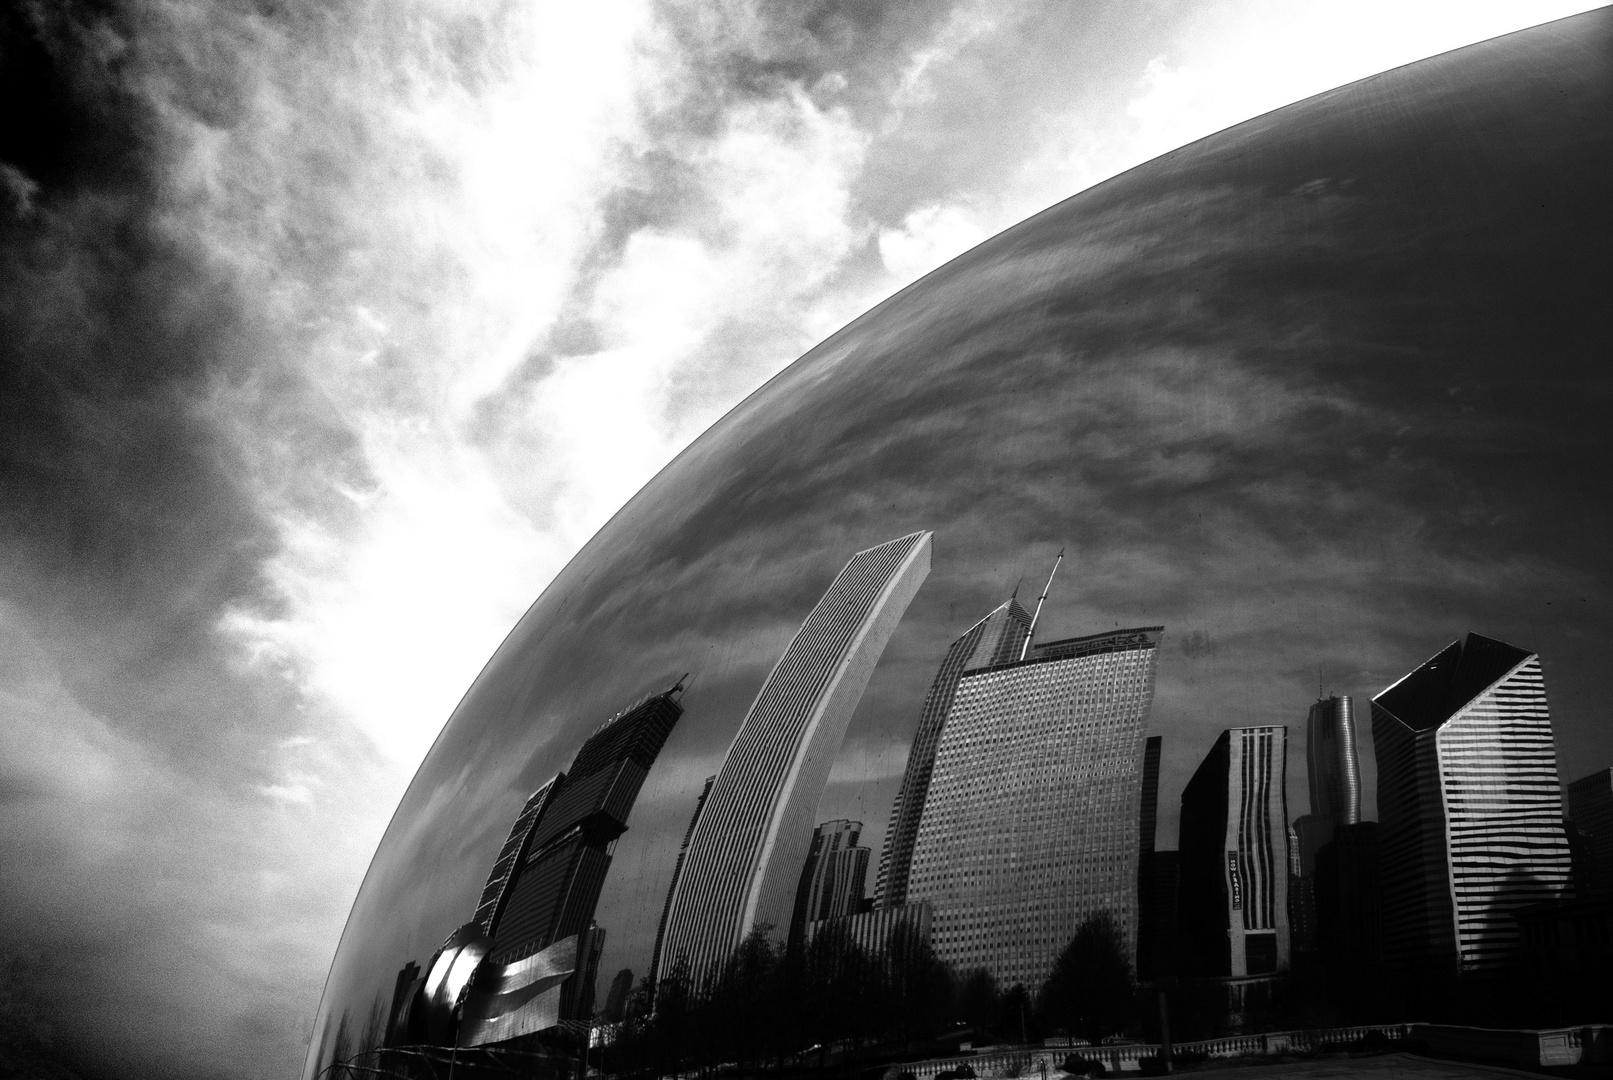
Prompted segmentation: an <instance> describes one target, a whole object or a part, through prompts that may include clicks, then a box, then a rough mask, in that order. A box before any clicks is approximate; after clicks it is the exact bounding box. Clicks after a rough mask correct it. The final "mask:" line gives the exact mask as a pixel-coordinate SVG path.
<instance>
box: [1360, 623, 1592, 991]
mask: <svg viewBox="0 0 1613 1080" xmlns="http://www.w3.org/2000/svg"><path fill="white" fill-rule="evenodd" d="M1372 736H1373V741H1374V743H1375V744H1376V749H1377V758H1378V816H1379V819H1380V822H1381V828H1380V833H1379V835H1380V844H1381V854H1380V874H1381V878H1382V887H1383V949H1384V960H1385V962H1386V963H1388V964H1390V965H1391V966H1396V967H1406V966H1413V965H1435V966H1455V967H1459V968H1461V969H1476V968H1488V967H1494V966H1496V965H1498V964H1500V963H1502V962H1504V961H1506V960H1507V959H1508V958H1509V956H1510V955H1511V954H1512V953H1513V952H1514V951H1515V950H1516V949H1517V946H1518V942H1519V937H1518V927H1517V923H1516V921H1515V920H1514V918H1513V915H1512V913H1513V911H1514V910H1516V909H1517V908H1519V907H1522V906H1524V905H1526V904H1533V903H1538V902H1540V901H1543V900H1551V899H1554V898H1556V897H1559V896H1561V895H1562V893H1563V891H1564V889H1565V888H1566V887H1567V885H1568V882H1569V877H1570V856H1569V850H1568V839H1567V836H1566V835H1565V833H1564V831H1563V820H1562V818H1563V811H1562V793H1561V790H1560V789H1559V787H1558V780H1557V755H1556V749H1555V746H1554V744H1553V741H1552V733H1551V715H1550V713H1549V711H1548V710H1547V707H1546V684H1545V679H1544V678H1543V676H1542V675H1541V671H1540V657H1539V656H1538V655H1536V654H1534V653H1531V652H1528V651H1527V650H1524V649H1520V648H1517V647H1515V646H1512V645H1508V644H1506V643H1504V642H1500V641H1495V640H1492V639H1490V638H1486V637H1481V636H1479V635H1478V634H1469V635H1468V636H1467V638H1466V639H1465V640H1463V641H1456V642H1453V643H1452V644H1451V645H1450V646H1449V647H1448V648H1446V649H1444V650H1443V651H1442V652H1440V653H1439V655H1437V656H1435V657H1434V658H1433V659H1431V660H1429V661H1428V662H1427V663H1425V664H1423V665H1422V666H1421V667H1419V668H1418V669H1417V670H1415V671H1413V672H1412V673H1411V674H1409V675H1407V676H1406V677H1405V678H1403V679H1401V680H1400V681H1399V682H1397V683H1395V684H1394V685H1393V686H1391V687H1389V688H1388V689H1387V690H1385V691H1383V692H1382V693H1381V694H1379V695H1378V696H1377V697H1375V698H1373V699H1372Z"/></svg>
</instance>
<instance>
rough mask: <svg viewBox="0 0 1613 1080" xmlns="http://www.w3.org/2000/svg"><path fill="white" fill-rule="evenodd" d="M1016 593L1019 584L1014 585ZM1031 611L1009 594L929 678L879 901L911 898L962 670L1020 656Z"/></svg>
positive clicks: (884, 859) (882, 862)
mask: <svg viewBox="0 0 1613 1080" xmlns="http://www.w3.org/2000/svg"><path fill="white" fill-rule="evenodd" d="M1015 591H1016V593H1017V591H1018V590H1017V589H1016V590H1015ZM1030 635H1031V613H1030V612H1028V611H1026V610H1025V609H1024V608H1023V607H1021V606H1020V604H1019V600H1018V598H1017V596H1010V597H1009V598H1008V599H1007V600H1006V601H1005V602H1004V603H1003V604H1001V605H1000V606H998V607H997V608H996V609H995V610H994V611H992V613H991V614H989V615H987V616H986V617H985V618H983V619H981V620H980V621H979V622H977V623H975V624H974V625H973V626H971V627H969V629H967V630H965V631H964V632H963V635H962V636H961V637H959V638H958V640H956V641H954V642H953V643H952V646H951V647H950V648H948V649H947V654H946V658H945V659H943V660H942V661H941V670H939V671H937V672H936V673H935V681H933V682H932V683H930V692H929V693H928V694H926V695H925V696H924V707H923V708H922V709H921V710H920V711H919V725H918V730H917V731H915V732H914V733H913V745H912V748H911V749H910V750H908V752H907V768H906V770H905V771H904V772H903V773H902V786H901V788H900V790H898V791H897V793H896V801H895V802H894V803H893V804H892V805H891V817H890V825H889V826H888V827H887V828H886V830H885V846H884V848H883V849H882V850H881V851H880V855H879V878H878V881H877V883H876V884H875V886H874V906H875V907H877V908H895V907H901V906H902V905H903V904H905V903H907V878H908V873H909V871H910V870H911V869H912V866H913V842H914V841H915V840H917V839H918V834H919V819H920V818H922V817H923V816H924V802H925V799H926V798H927V797H928V796H929V791H930V774H931V773H932V772H933V771H934V769H935V750H936V747H937V746H938V745H939V744H940V741H941V729H942V727H943V726H944V725H945V724H946V718H947V712H948V711H949V710H950V709H951V708H952V699H953V698H954V696H956V694H957V692H958V680H960V679H962V678H963V673H964V672H965V671H969V670H975V669H979V668H989V667H997V666H999V665H1001V664H1005V663H1010V662H1012V661H1015V660H1018V659H1020V657H1021V656H1022V655H1023V653H1024V649H1025V643H1026V642H1028V641H1029V640H1030Z"/></svg>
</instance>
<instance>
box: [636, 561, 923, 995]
mask: <svg viewBox="0 0 1613 1080" xmlns="http://www.w3.org/2000/svg"><path fill="white" fill-rule="evenodd" d="M930 542H931V534H930V533H928V532H917V533H913V534H912V535H910V536H904V537H901V538H900V539H897V540H892V541H890V542H888V543H884V544H881V545H879V546H878V547H874V548H870V549H868V550H867V551H860V552H858V553H857V554H856V555H854V556H852V559H851V561H850V562H848V563H847V564H846V566H845V569H843V570H841V571H840V574H839V576H838V577H836V578H835V580H834V583H833V584H831V585H830V586H829V591H828V592H826V593H825V594H824V596H823V599H822V600H820V601H818V604H817V606H816V607H815V608H813V609H812V613H811V614H810V615H808V616H807V618H806V621H805V622H804V623H802V624H801V629H800V630H799V631H798V632H797V633H796V635H795V638H794V640H792V641H791V642H790V644H789V647H788V648H786V649H785V650H784V655H783V656H781V657H780V658H779V661H778V663H777V664H776V665H774V667H773V671H772V672H771V673H770V674H769V675H768V677H767V680H766V681H765V682H764V683H763V684H762V689H761V691H760V693H758V694H757V695H756V700H755V702H754V703H752V705H751V707H750V711H749V712H747V713H746V714H745V719H744V722H743V723H741V725H740V728H739V734H737V735H736V736H735V737H734V742H733V745H732V746H730V747H729V749H728V756H727V758H726V759H725V760H724V761H723V765H722V768H721V769H720V770H719V771H718V773H717V782H716V783H715V784H714V785H713V786H712V789H711V795H710V796H709V797H708V798H707V800H706V806H705V809H704V811H703V812H702V813H701V815H700V819H699V820H698V821H697V822H696V823H695V830H694V835H693V837H692V838H691V839H690V842H689V852H688V858H687V859H686V860H685V862H684V865H683V873H682V874H681V876H680V877H679V878H678V881H677V884H676V887H675V888H674V891H673V897H672V909H671V915H670V917H669V919H668V920H667V933H666V940H665V942H664V944H663V950H662V963H663V965H664V964H673V963H679V962H682V963H685V964H687V966H688V971H689V974H690V977H691V979H692V980H693V982H694V985H695V986H697V987H699V986H702V985H704V984H705V983H706V982H707V981H708V980H709V979H710V978H711V977H712V976H713V975H715V974H716V972H717V970H718V968H719V967H720V966H721V965H722V963H723V962H724V961H725V960H726V959H727V958H728V955H729V953H731V952H732V951H733V949H735V948H736V947H737V946H738V945H739V944H740V942H742V941H743V940H744V938H745V936H746V935H747V934H748V933H749V932H750V931H751V930H752V929H753V928H756V927H762V926H767V927H772V928H773V929H774V930H776V931H778V932H780V933H783V932H785V931H786V930H787V928H788V926H789V921H790V916H791V914H792V908H793V904H794V900H795V887H796V884H797V882H798V880H799V874H800V869H801V864H802V862H803V861H804V860H805V858H806V853H807V848H808V846H809V845H810V843H811V839H812V815H813V813H814V812H815V811H816V810H817V805H818V799H819V797H820V796H821V795H822V794H823V788H824V784H825V783H826V782H827V781H828V778H829V766H830V765H831V764H832V763H833V761H834V757H835V754H836V753H837V752H838V750H839V748H840V741H841V739H842V737H843V736H844V735H845V732H846V725H847V723H848V722H849V721H850V720H851V714H852V712H853V711H854V710H855V709H856V707H857V702H858V700H859V699H860V698H861V697H862V692H863V689H864V688H865V687H866V686H867V685H868V679H869V677H870V676H871V675H872V674H873V671H874V665H875V664H877V663H878V662H879V656H880V654H881V653H882V652H883V651H884V649H885V643H886V642H887V641H888V640H889V639H890V635H891V633H892V632H893V631H894V630H895V629H896V624H897V623H898V622H899V621H900V620H901V617H902V613H903V612H905V611H906V610H907V605H908V604H909V603H910V602H911V601H912V599H913V596H914V594H915V593H917V592H918V588H919V586H920V585H921V584H922V583H923V581H924V578H925V576H926V575H928V574H929V571H930Z"/></svg>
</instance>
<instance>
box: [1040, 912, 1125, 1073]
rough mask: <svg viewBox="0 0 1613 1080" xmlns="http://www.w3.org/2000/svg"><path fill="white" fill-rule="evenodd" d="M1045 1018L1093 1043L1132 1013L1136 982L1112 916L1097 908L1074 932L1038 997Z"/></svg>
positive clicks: (1118, 1027)
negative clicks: (1095, 912)
mask: <svg viewBox="0 0 1613 1080" xmlns="http://www.w3.org/2000/svg"><path fill="white" fill-rule="evenodd" d="M1037 1004H1038V1006H1039V1010H1040V1012H1041V1014H1042V1017H1043V1019H1044V1021H1045V1022H1046V1023H1047V1024H1048V1025H1049V1026H1050V1027H1055V1028H1063V1029H1064V1030H1066V1031H1068V1032H1069V1033H1070V1034H1072V1035H1077V1036H1079V1037H1081V1038H1083V1039H1085V1040H1086V1041H1087V1042H1089V1043H1092V1044H1094V1045H1096V1044H1098V1043H1101V1042H1102V1041H1103V1040H1104V1038H1105V1037H1107V1036H1109V1035H1115V1034H1118V1033H1119V1032H1121V1031H1122V1030H1124V1029H1125V1028H1126V1027H1127V1026H1129V1025H1130V1024H1131V1023H1132V1021H1133V1019H1134V1017H1135V1016H1136V1012H1137V1010H1136V985H1135V983H1134V982H1133V980H1132V973H1131V960H1130V959H1129V958H1128V956H1127V954H1126V941H1125V938H1124V937H1123V936H1122V935H1121V933H1120V927H1119V925H1118V924H1117V923H1116V922H1115V919H1114V916H1113V915H1111V914H1110V913H1109V912H1107V911H1100V912H1098V913H1097V914H1095V915H1092V916H1091V917H1089V918H1088V919H1087V920H1086V921H1085V922H1083V923H1082V924H1081V925H1080V926H1079V927H1078V928H1077V929H1076V931H1075V936H1074V937H1073V938H1071V939H1070V943H1069V944H1068V945H1066V946H1065V947H1064V951H1063V952H1062V953H1060V954H1059V958H1058V960H1057V961H1056V962H1055V963H1054V964H1053V971H1052V974H1050V975H1049V976H1048V978H1047V982H1046V983H1045V984H1043V986H1042V993H1041V995H1040V998H1039V1000H1038V1002H1037Z"/></svg>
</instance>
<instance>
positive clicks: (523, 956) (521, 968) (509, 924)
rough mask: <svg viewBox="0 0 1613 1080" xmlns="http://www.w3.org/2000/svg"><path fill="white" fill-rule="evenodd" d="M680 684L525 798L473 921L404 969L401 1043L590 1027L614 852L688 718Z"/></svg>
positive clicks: (398, 1026)
mask: <svg viewBox="0 0 1613 1080" xmlns="http://www.w3.org/2000/svg"><path fill="white" fill-rule="evenodd" d="M682 691H683V684H682V683H681V682H679V683H678V684H677V685H675V686H673V687H672V688H671V689H669V690H666V691H664V692H662V693H659V694H654V695H651V696H650V697H648V698H645V699H644V700H642V701H640V702H638V703H637V704H635V705H633V706H632V707H631V708H629V709H627V710H625V711H623V712H621V713H619V714H617V715H616V716H614V717H612V718H611V719H610V720H607V721H606V722H605V723H604V724H603V725H602V726H601V727H600V728H599V730H597V731H596V732H594V734H593V735H592V736H590V737H589V738H588V739H587V740H586V741H585V742H584V743H583V744H582V748H581V749H579V750H578V751H577V755H576V757H574V758H573V759H572V762H571V768H570V770H569V771H568V772H563V773H559V774H557V775H556V776H555V777H554V778H553V779H551V780H550V781H549V782H548V783H546V784H544V785H543V786H542V787H540V788H539V789H538V790H537V791H535V792H533V793H532V795H531V796H530V797H529V798H528V799H527V800H526V803H525V804H524V805H523V806H522V808H521V811H520V813H519V814H517V815H516V819H515V822H514V824H513V825H512V826H511V828H510V832H509V835H508V836H507V837H506V838H505V841H504V845H503V846H502V847H501V848H500V849H499V853H498V857H497V858H496V859H495V860H494V862H493V868H492V870H491V871H490V872H489V873H488V876H487V882H486V884H485V885H484V886H483V888H482V895H481V899H480V901H479V902H478V903H477V905H476V912H475V915H474V917H473V918H472V919H471V921H470V922H468V923H466V924H465V925H464V926H461V927H460V928H459V929H457V930H455V931H454V932H453V933H452V934H451V935H449V937H448V939H447V940H446V941H444V942H443V944H442V947H441V948H439V949H438V950H437V952H436V953H435V954H434V955H433V956H432V958H431V961H430V962H429V963H428V964H427V965H426V968H425V974H424V975H413V974H412V973H411V971H410V969H411V968H412V967H413V965H412V964H410V965H408V966H406V967H405V968H404V970H403V971H401V972H399V973H398V984H397V993H395V994H394V1002H393V1007H392V1017H391V1023H390V1024H389V1026H388V1040H389V1041H390V1042H391V1043H392V1044H394V1045H398V1044H406V1043H428V1044H434V1045H448V1044H457V1045H462V1046H480V1045H486V1044H488V1043H495V1042H505V1041H508V1040H510V1039H515V1038H519V1037H523V1036H531V1035H534V1034H536V1033H539V1032H544V1031H547V1030H550V1029H553V1028H556V1027H560V1026H562V1025H566V1024H571V1025H581V1026H586V1024H587V1023H588V1022H589V1021H590V1019H591V1017H592V1015H593V1008H594V983H595V980H596V976H597V974H598V966H599V956H600V953H601V951H602V950H603V948H604V944H605V932H604V930H602V929H600V928H599V927H598V926H596V925H595V924H594V908H595V906H596V905H597V904H598V902H599V893H600V889H601V888H602V887H603V886H604V882H605V873H606V871H607V870H608V869H609V868H610V861H611V853H610V848H611V845H612V843H613V842H614V841H615V840H616V838H617V837H619V836H621V834H622V833H623V832H625V831H626V830H627V819H628V816H629V815H630V814H631V813H632V809H633V803H634V801H635V800H636V799H637V798H638V793H639V789H640V788H641V787H642V786H643V784H644V779H645V777H646V776H648V775H649V770H650V768H651V766H652V765H654V764H655V759H656V756H657V755H658V754H659V753H660V752H661V747H662V746H663V745H664V744H665V743H666V739H667V736H668V735H670V734H671V732H672V728H673V726H674V725H675V724H676V723H677V722H678V718H679V717H680V716H682V715H683V707H682V706H681V705H679V704H678V700H677V699H678V695H679V694H681V693H682ZM416 970H418V969H416ZM406 978H408V979H409V983H410V985H409V986H408V987H407V988H406V987H405V985H404V983H405V980H406Z"/></svg>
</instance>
